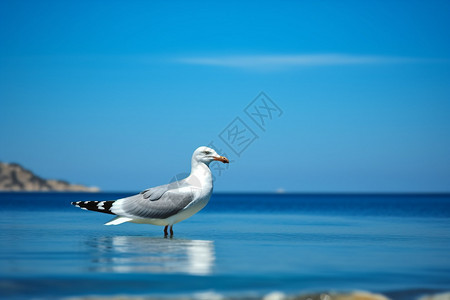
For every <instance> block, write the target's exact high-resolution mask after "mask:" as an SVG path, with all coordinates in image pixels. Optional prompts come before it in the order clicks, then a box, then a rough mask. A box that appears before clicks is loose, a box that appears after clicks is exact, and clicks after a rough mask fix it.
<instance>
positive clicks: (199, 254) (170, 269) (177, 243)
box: [87, 236, 215, 275]
mask: <svg viewBox="0 0 450 300" xmlns="http://www.w3.org/2000/svg"><path fill="white" fill-rule="evenodd" d="M87 244H88V245H89V246H90V248H91V249H90V253H91V254H92V256H93V260H92V262H93V266H91V270H92V271H95V272H117V273H187V274H194V275H208V274H211V272H212V270H213V267H214V260H215V253H214V242H213V241H204V240H184V239H165V238H156V237H143V236H107V237H100V238H95V239H93V240H89V241H88V242H87Z"/></svg>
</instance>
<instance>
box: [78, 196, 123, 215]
mask: <svg viewBox="0 0 450 300" xmlns="http://www.w3.org/2000/svg"><path fill="white" fill-rule="evenodd" d="M113 203H114V200H112V201H77V202H72V203H71V204H72V205H74V206H76V207H79V208H81V209H84V210H91V211H98V212H101V213H105V214H111V215H115V213H113V212H112V211H111V207H112V205H113Z"/></svg>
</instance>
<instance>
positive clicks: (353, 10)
mask: <svg viewBox="0 0 450 300" xmlns="http://www.w3.org/2000/svg"><path fill="white" fill-rule="evenodd" d="M449 15H450V3H449V2H447V1H427V2H425V1H273V2H272V1H270V2H269V1H251V2H244V3H241V1H236V2H233V1H229V2H211V1H201V2H196V1H193V2H192V1H191V2H187V1H184V2H183V1H170V2H169V1H159V2H158V1H114V2H112V3H111V2H110V1H38V2H36V1H29V2H28V1H2V2H1V3H0V136H1V142H0V160H1V161H6V162H18V163H21V164H23V165H24V166H26V167H27V168H29V169H31V170H33V171H34V172H36V173H37V174H39V175H41V176H43V177H45V178H61V179H65V180H68V181H71V182H75V183H82V184H86V185H95V186H99V187H100V188H101V189H103V190H107V191H137V190H141V189H144V188H147V187H149V186H153V185H158V184H164V183H167V182H168V181H169V180H170V179H171V178H172V177H173V176H174V175H176V174H180V173H185V172H188V171H189V169H190V157H191V154H192V151H193V150H194V149H195V148H196V147H197V146H200V145H207V144H208V143H210V142H211V141H214V143H215V144H216V145H217V148H220V150H222V152H224V153H226V154H227V155H229V156H230V158H231V159H232V160H233V162H232V163H231V164H230V166H229V168H228V169H227V170H224V171H222V173H221V174H218V171H217V170H215V171H214V172H215V175H216V182H215V190H216V191H230V192H231V191H246V192H252V191H258V192H271V191H276V190H278V189H283V190H285V191H287V192H334V191H350V192H361V191H362V192H392V191H397V192H398V191H409V192H416V191H422V192H428V191H438V192H443V191H445V192H449V191H450V134H449V129H450V117H449V116H450V84H449V83H450V39H449V38H448V31H449V29H450V18H449V17H448V16H449ZM261 91H264V92H265V93H266V94H267V96H269V97H270V99H272V101H273V102H274V103H276V104H277V105H278V106H279V108H280V109H281V110H282V112H283V114H282V115H281V116H279V117H277V116H274V117H273V119H272V120H269V119H267V120H266V121H267V122H266V128H265V131H263V130H261V128H259V127H258V126H257V125H256V124H255V123H254V122H253V121H252V120H251V119H250V118H249V116H248V115H247V114H246V113H245V111H244V109H245V108H246V107H247V105H249V104H250V103H251V102H252V101H253V100H254V99H255V97H257V96H258V95H259V93H260V92H261ZM236 117H239V118H240V120H242V122H243V123H245V124H246V125H247V126H248V127H249V128H250V129H251V130H253V131H254V133H255V134H256V135H257V136H258V138H257V139H256V140H255V141H254V142H253V143H252V144H250V145H248V147H247V148H246V149H245V151H243V152H242V153H241V155H240V156H237V155H236V154H235V153H233V151H232V150H231V149H230V148H229V146H227V145H226V144H225V143H224V141H223V140H221V139H220V137H219V135H220V133H221V132H223V131H224V130H225V129H226V128H228V127H227V126H228V125H229V124H230V123H231V122H232V121H233V120H235V118H236ZM217 150H219V149H217Z"/></svg>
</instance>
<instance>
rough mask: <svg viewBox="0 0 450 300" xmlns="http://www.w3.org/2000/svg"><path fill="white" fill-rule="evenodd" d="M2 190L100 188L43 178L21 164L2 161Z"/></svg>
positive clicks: (93, 190)
mask: <svg viewBox="0 0 450 300" xmlns="http://www.w3.org/2000/svg"><path fill="white" fill-rule="evenodd" d="M0 191H18V192H19V191H30V192H31V191H47V192H51V191H59V192H66V191H70V192H98V191H99V188H97V187H87V186H84V185H80V184H71V183H69V182H67V181H63V180H55V179H43V178H41V177H39V176H37V175H35V174H33V172H31V171H29V170H27V169H25V168H24V167H22V166H21V165H19V164H16V163H4V162H0Z"/></svg>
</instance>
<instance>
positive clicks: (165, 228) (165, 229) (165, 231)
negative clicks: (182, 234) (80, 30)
mask: <svg viewBox="0 0 450 300" xmlns="http://www.w3.org/2000/svg"><path fill="white" fill-rule="evenodd" d="M167 227H169V225H166V227H164V237H167V235H168V234H167Z"/></svg>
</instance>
